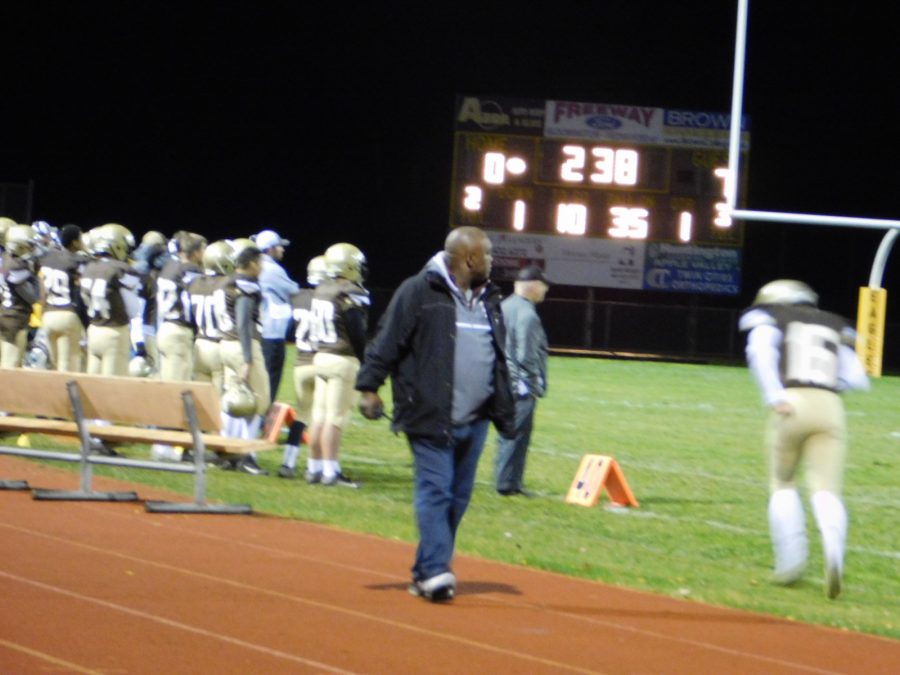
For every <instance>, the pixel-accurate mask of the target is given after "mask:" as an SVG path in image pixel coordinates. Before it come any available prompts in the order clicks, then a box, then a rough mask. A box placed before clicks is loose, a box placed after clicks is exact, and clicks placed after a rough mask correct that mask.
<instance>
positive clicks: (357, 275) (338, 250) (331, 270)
mask: <svg viewBox="0 0 900 675" xmlns="http://www.w3.org/2000/svg"><path fill="white" fill-rule="evenodd" d="M324 258H325V270H326V273H327V274H328V276H329V277H331V278H332V279H337V278H338V277H340V278H342V279H347V280H349V281H355V282H356V283H358V284H361V283H362V282H363V281H365V280H366V275H367V274H368V271H369V268H368V264H367V263H366V256H365V255H364V254H363V252H362V251H360V250H359V249H358V248H356V246H354V245H353V244H347V243H344V242H341V243H340V244H332V245H331V246H329V247H328V248H327V249H326V251H325V255H324Z"/></svg>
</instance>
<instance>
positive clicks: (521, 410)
mask: <svg viewBox="0 0 900 675" xmlns="http://www.w3.org/2000/svg"><path fill="white" fill-rule="evenodd" d="M535 408H537V399H536V398H534V397H533V396H528V397H526V398H520V399H519V400H517V401H516V435H515V437H514V438H502V437H501V438H500V439H499V440H498V442H497V459H496V463H495V466H494V478H495V480H496V486H497V490H498V491H500V490H521V489H522V487H523V485H522V482H523V479H524V477H525V456H526V454H527V453H528V446H529V445H530V444H531V431H532V429H534V411H535Z"/></svg>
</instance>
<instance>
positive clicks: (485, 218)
mask: <svg viewBox="0 0 900 675" xmlns="http://www.w3.org/2000/svg"><path fill="white" fill-rule="evenodd" d="M455 120H456V125H455V134H454V149H453V150H454V152H453V179H452V188H451V205H450V226H451V227H457V226H461V225H475V226H478V227H481V228H483V229H484V230H486V231H487V232H488V234H489V235H490V237H491V239H492V242H493V244H494V264H495V276H496V277H498V278H504V277H505V276H506V277H508V276H510V275H512V274H513V273H514V271H515V269H517V268H518V267H519V266H521V265H522V264H525V263H538V264H540V265H542V266H543V267H544V269H545V272H546V273H547V276H548V278H550V280H551V281H553V282H555V283H562V284H572V285H584V286H598V287H616V288H632V289H637V290H641V289H645V290H671V291H683V292H692V293H714V294H728V295H735V294H737V293H739V292H740V270H741V246H742V243H743V225H742V224H741V223H740V222H738V221H734V220H732V219H731V218H730V217H729V215H728V212H727V210H726V208H725V196H724V195H725V191H726V186H727V185H728V184H729V183H728V181H730V179H731V178H730V175H729V172H728V169H727V164H728V157H727V153H728V129H729V125H730V118H729V115H728V114H727V113H709V112H697V111H684V110H668V109H663V108H649V107H639V106H630V105H620V104H607V103H584V102H572V101H539V100H516V99H504V98H496V97H493V98H488V97H477V96H459V97H457V101H456V118H455ZM745 126H746V122H744V128H743V131H742V139H741V141H742V142H741V162H742V163H743V165H744V166H743V167H742V169H741V171H740V175H742V176H746V171H745V170H744V168H745V166H746V162H747V152H748V150H749V133H748V132H747V130H746V128H745ZM744 192H745V191H744V190H741V194H744Z"/></svg>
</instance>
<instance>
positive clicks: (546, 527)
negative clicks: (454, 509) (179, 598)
mask: <svg viewBox="0 0 900 675" xmlns="http://www.w3.org/2000/svg"><path fill="white" fill-rule="evenodd" d="M286 373H287V370H286ZM382 395H383V397H384V398H385V400H386V401H387V403H388V409H389V410H390V402H389V387H385V388H384V389H383V390H382ZM279 399H280V400H284V401H288V402H290V401H292V400H293V392H292V391H291V387H290V378H289V377H287V376H286V377H285V378H284V381H283V386H282V389H281V391H280V396H279ZM898 401H900V378H897V377H885V378H881V379H878V380H874V381H873V386H872V391H871V392H866V393H860V392H854V393H850V394H848V395H847V396H846V397H845V402H846V405H847V410H848V418H849V429H850V455H849V460H848V464H847V472H846V486H845V498H846V503H847V507H848V510H849V514H850V533H849V541H848V554H847V560H846V576H845V585H844V592H843V593H842V595H841V596H840V598H839V599H838V600H836V601H829V600H828V599H826V597H825V595H824V591H823V581H822V577H823V574H822V569H821V562H820V561H821V548H820V545H819V539H818V535H817V533H816V531H815V527H814V523H813V522H812V518H811V516H808V518H807V529H808V531H809V535H810V554H811V556H810V558H811V565H810V569H809V570H808V572H807V575H806V578H805V580H804V581H803V582H801V583H800V584H799V585H797V586H795V587H793V588H782V587H778V586H774V585H772V584H771V583H770V582H769V580H768V579H769V572H770V565H771V552H770V545H769V540H768V532H767V520H766V502H767V484H766V468H765V457H764V454H763V452H762V450H761V443H762V428H763V423H764V417H765V415H764V411H763V408H762V406H761V403H760V400H759V396H758V394H757V390H756V387H755V385H754V384H753V382H752V380H751V377H750V375H749V373H748V371H747V370H746V368H739V367H729V366H712V365H693V364H676V363H661V362H637V361H616V360H601V359H586V358H581V359H579V358H562V357H554V358H552V359H551V364H550V391H549V395H548V397H547V398H546V399H544V400H543V401H542V402H541V404H540V406H539V407H538V413H537V421H536V429H535V434H534V438H533V442H532V447H531V451H530V454H529V461H528V469H527V473H526V479H527V486H528V488H530V489H531V490H533V491H535V492H537V493H538V497H537V498H535V499H525V498H518V497H517V498H504V497H499V496H497V495H496V494H495V493H494V491H493V489H492V481H491V477H492V469H493V460H494V453H495V447H496V438H495V436H494V435H493V432H492V435H491V437H490V438H489V439H488V443H487V445H486V447H485V454H484V457H483V458H482V462H481V467H480V470H479V474H478V481H477V485H476V490H475V494H474V496H473V500H472V505H471V507H470V510H469V512H468V514H467V516H466V519H465V520H464V522H463V525H462V528H461V530H460V535H459V539H458V546H457V550H458V552H460V553H465V554H469V555H475V556H480V557H483V558H489V559H494V560H501V561H505V562H509V563H513V564H517V565H526V566H529V567H535V568H539V569H544V570H551V571H554V572H560V573H563V574H567V575H572V576H579V577H585V578H588V579H595V580H597V581H601V582H603V583H607V584H612V585H616V586H623V587H629V588H634V589H640V590H644V591H650V592H654V593H660V594H664V595H669V596H675V597H682V598H686V599H688V600H696V601H703V602H707V603H712V604H715V605H722V606H729V607H735V608H741V609H749V610H754V611H759V612H765V613H768V614H774V615H778V616H783V617H789V618H792V619H795V620H797V621H804V622H810V623H818V624H824V625H829V626H835V627H841V628H846V629H850V630H856V631H863V632H868V633H874V634H879V635H883V636H889V637H892V638H900V529H898V522H897V512H898V508H900V470H898V469H900V459H898V457H900V413H898V410H897V402H898ZM141 452H142V450H141V449H140V448H133V449H128V450H127V451H126V454H129V455H131V454H135V455H137V454H140V453H141ZM586 453H595V454H605V455H611V456H613V457H615V458H616V459H617V460H618V462H619V464H620V466H621V467H622V469H623V471H624V473H625V476H626V478H627V480H628V482H629V484H630V486H631V488H632V490H633V491H634V493H635V496H636V497H637V499H638V500H639V501H640V508H637V509H625V510H622V509H608V508H605V507H604V506H603V504H604V503H605V501H604V502H601V504H600V505H598V506H596V507H593V508H585V507H581V506H573V505H568V504H566V503H565V501H564V498H565V494H566V492H567V491H568V488H569V486H570V484H571V482H572V479H573V477H574V475H575V472H576V469H577V468H578V465H579V461H580V459H581V457H582V456H583V455H584V454H586ZM280 459H281V452H280V450H279V451H273V452H265V453H262V454H261V455H260V462H261V463H262V464H263V465H264V466H265V467H267V468H268V469H270V470H271V471H273V474H274V471H275V470H277V467H278V465H279V463H280ZM303 462H305V453H304V455H303V456H302V458H301V463H303ZM342 464H343V468H344V470H345V472H346V473H349V474H350V475H351V476H353V477H354V478H356V479H359V480H360V481H361V482H362V483H363V487H362V489H360V490H358V491H353V490H347V489H343V488H322V487H318V486H308V485H306V484H305V483H304V482H303V481H302V479H301V480H295V481H286V480H283V479H279V478H277V477H274V475H273V476H271V477H254V476H250V475H246V474H238V473H233V472H222V471H217V470H211V471H210V473H209V491H208V494H209V498H210V499H211V500H222V501H226V502H241V503H250V504H252V505H253V507H254V508H255V509H256V510H257V511H260V512H267V513H272V514H278V515H282V516H286V517H290V518H298V519H303V520H308V521H313V522H317V523H327V524H330V525H336V526H339V527H341V528H345V529H348V530H354V531H360V532H368V533H372V534H375V535H380V536H383V537H387V538H392V539H397V540H401V541H408V542H415V541H416V531H415V526H414V521H413V515H412V507H411V495H412V487H411V465H410V455H409V451H408V448H407V446H406V442H405V439H404V438H403V437H400V436H395V435H394V434H392V433H390V431H389V430H388V427H387V423H386V422H385V421H381V422H369V421H366V420H364V419H363V418H362V417H361V416H359V415H358V414H356V415H355V416H354V419H353V422H352V425H351V426H350V428H349V429H348V430H347V433H346V435H345V439H344V450H343V454H342ZM301 468H302V467H301ZM97 471H98V473H105V474H108V475H110V474H111V475H115V476H117V477H121V478H126V479H128V480H134V481H139V482H143V483H147V484H153V485H157V486H165V487H168V488H171V489H175V490H177V491H180V492H183V493H185V494H188V495H189V494H191V490H192V482H191V478H190V477H188V476H179V475H174V474H168V473H162V472H151V471H136V470H122V469H112V470H110V469H97ZM804 494H805V493H804ZM604 500H605V498H604ZM410 562H411V561H410ZM398 573H403V570H398Z"/></svg>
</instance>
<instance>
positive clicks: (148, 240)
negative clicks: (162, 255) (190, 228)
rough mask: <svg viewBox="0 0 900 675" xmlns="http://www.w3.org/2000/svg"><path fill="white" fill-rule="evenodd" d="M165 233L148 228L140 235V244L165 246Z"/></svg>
mask: <svg viewBox="0 0 900 675" xmlns="http://www.w3.org/2000/svg"><path fill="white" fill-rule="evenodd" d="M167 243H168V242H167V240H166V235H164V234H163V233H162V232H157V231H156V230H150V231H149V232H145V233H144V236H143V237H141V246H162V247H165V246H166V244H167Z"/></svg>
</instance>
